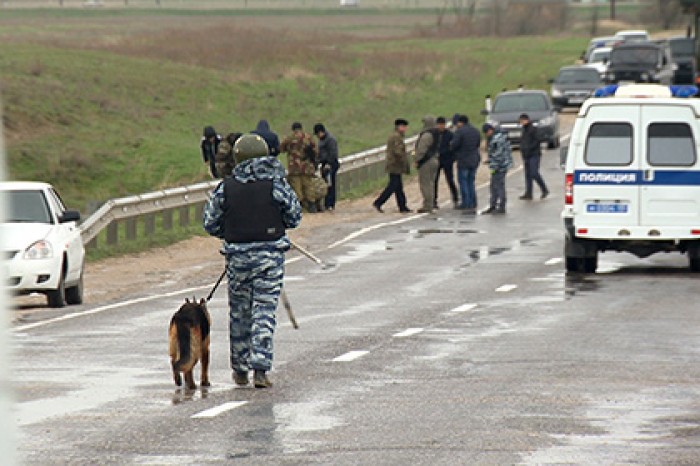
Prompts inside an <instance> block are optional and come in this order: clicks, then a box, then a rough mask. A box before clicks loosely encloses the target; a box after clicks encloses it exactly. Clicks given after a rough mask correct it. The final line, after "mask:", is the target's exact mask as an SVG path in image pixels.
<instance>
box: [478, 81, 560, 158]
mask: <svg viewBox="0 0 700 466" xmlns="http://www.w3.org/2000/svg"><path fill="white" fill-rule="evenodd" d="M558 112H559V108H557V107H555V106H554V105H552V101H551V100H550V99H549V95H547V92H546V91H542V90H517V91H506V92H502V93H500V94H498V95H497V96H496V99H495V100H494V102H493V108H492V109H491V110H490V111H487V110H484V111H483V112H482V113H483V114H485V115H487V117H486V122H487V123H489V124H491V125H493V126H498V127H500V128H501V129H502V130H503V131H505V132H506V133H507V134H508V140H509V141H510V142H511V143H512V144H514V145H519V144H520V133H521V131H522V127H521V126H520V122H519V121H518V119H519V117H520V115H521V114H523V113H527V114H528V115H529V116H530V120H531V121H532V123H533V124H534V125H535V126H536V127H537V129H538V131H539V134H540V138H541V140H542V141H546V142H547V145H548V146H549V148H550V149H553V148H555V147H559V113H558Z"/></svg>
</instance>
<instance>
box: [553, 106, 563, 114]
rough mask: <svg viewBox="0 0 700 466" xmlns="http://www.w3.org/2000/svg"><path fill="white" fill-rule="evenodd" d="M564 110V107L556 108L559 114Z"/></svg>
mask: <svg viewBox="0 0 700 466" xmlns="http://www.w3.org/2000/svg"><path fill="white" fill-rule="evenodd" d="M562 110H563V108H562V107H554V111H555V112H557V113H561V111H562Z"/></svg>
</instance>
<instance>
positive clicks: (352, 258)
mask: <svg viewBox="0 0 700 466" xmlns="http://www.w3.org/2000/svg"><path fill="white" fill-rule="evenodd" d="M387 249H390V248H388V247H387V242H386V241H384V240H381V241H370V242H367V243H360V244H358V245H356V246H355V247H354V249H353V250H352V251H350V252H348V253H347V254H344V255H342V256H339V257H338V258H336V260H335V264H351V263H353V262H357V261H360V260H362V259H366V258H367V257H369V256H371V255H372V254H374V253H376V252H380V251H386V250H387Z"/></svg>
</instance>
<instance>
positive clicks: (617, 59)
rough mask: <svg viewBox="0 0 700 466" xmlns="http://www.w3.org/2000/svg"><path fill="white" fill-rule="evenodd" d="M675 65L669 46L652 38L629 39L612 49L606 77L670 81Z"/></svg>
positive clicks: (625, 80) (609, 80)
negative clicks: (653, 41) (649, 39)
mask: <svg viewBox="0 0 700 466" xmlns="http://www.w3.org/2000/svg"><path fill="white" fill-rule="evenodd" d="M674 69H675V65H674V63H673V60H672V59H671V52H670V49H669V48H668V47H665V46H663V45H661V44H656V43H652V42H630V43H625V44H622V45H618V46H617V47H615V48H613V49H612V52H610V62H609V64H608V71H607V72H606V74H605V81H606V82H607V83H610V84H614V83H658V84H664V85H670V84H671V81H672V80H673V73H674Z"/></svg>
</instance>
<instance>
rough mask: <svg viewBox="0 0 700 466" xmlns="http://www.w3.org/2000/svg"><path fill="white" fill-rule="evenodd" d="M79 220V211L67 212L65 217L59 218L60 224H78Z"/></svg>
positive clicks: (64, 214) (64, 213)
mask: <svg viewBox="0 0 700 466" xmlns="http://www.w3.org/2000/svg"><path fill="white" fill-rule="evenodd" d="M78 220H80V212H78V211H77V210H66V211H65V212H63V215H61V216H60V217H59V218H58V221H59V222H60V223H67V222H77V221H78Z"/></svg>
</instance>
